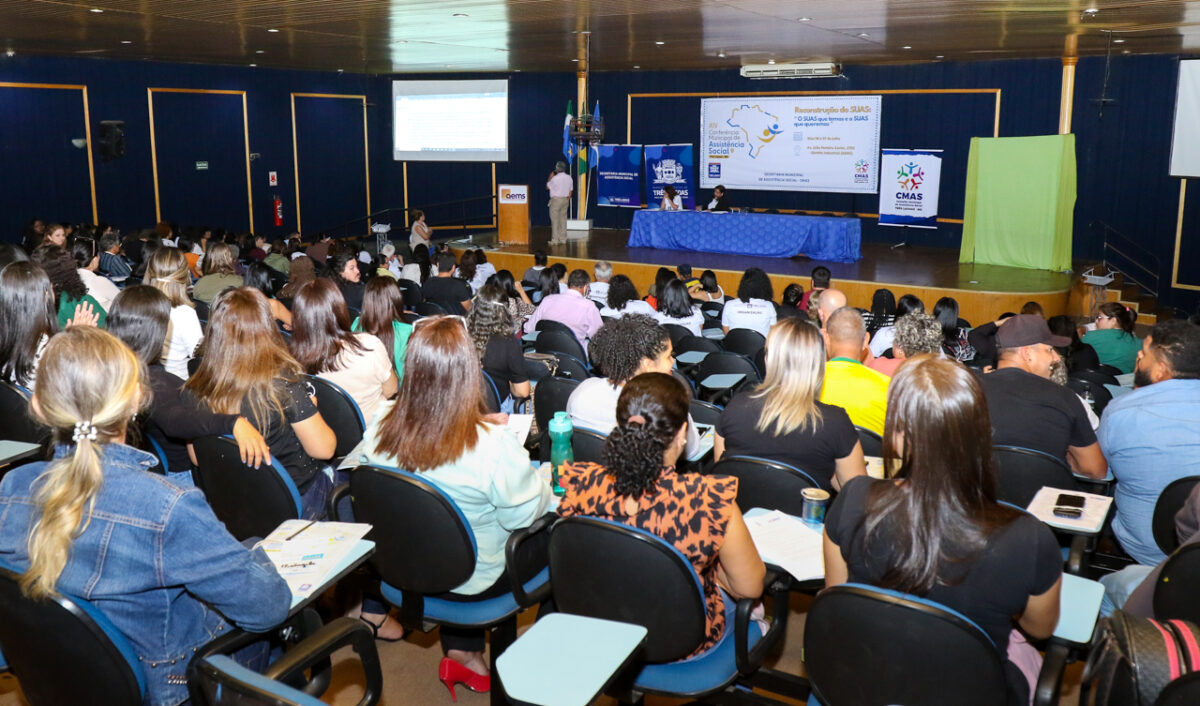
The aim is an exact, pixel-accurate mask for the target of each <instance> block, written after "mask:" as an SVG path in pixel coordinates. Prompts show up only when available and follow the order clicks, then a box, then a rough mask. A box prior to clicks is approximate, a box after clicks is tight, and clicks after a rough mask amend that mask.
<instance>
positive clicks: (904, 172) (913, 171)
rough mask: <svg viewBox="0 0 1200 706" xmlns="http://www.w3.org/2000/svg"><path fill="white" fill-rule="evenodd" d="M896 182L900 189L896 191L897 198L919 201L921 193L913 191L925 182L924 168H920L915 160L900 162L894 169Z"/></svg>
mask: <svg viewBox="0 0 1200 706" xmlns="http://www.w3.org/2000/svg"><path fill="white" fill-rule="evenodd" d="M896 182H897V183H898V184H899V185H900V190H899V191H897V192H896V198H897V199H901V200H904V201H920V200H921V194H918V193H915V192H916V191H917V190H918V189H920V188H921V184H923V183H924V182H925V170H924V169H921V167H920V165H918V164H917V163H916V162H909V163H908V164H902V165H900V168H899V169H897V170H896Z"/></svg>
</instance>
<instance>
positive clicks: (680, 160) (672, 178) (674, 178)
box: [644, 144, 696, 211]
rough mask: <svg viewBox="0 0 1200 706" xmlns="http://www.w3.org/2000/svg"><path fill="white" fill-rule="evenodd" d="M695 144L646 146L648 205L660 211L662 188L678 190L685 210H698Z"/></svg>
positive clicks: (676, 191)
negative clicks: (670, 187) (667, 187)
mask: <svg viewBox="0 0 1200 706" xmlns="http://www.w3.org/2000/svg"><path fill="white" fill-rule="evenodd" d="M692 148H693V145H691V144H687V145H646V147H645V148H644V150H645V154H646V205H647V206H649V207H650V208H658V207H659V204H661V203H662V197H663V189H664V188H665V187H666V186H667V185H671V186H674V187H675V193H677V194H679V197H680V200H681V201H682V202H683V207H684V208H685V209H687V210H689V211H690V210H692V209H693V208H695V207H696V170H695V161H696V159H695V156H694V155H693V149H692Z"/></svg>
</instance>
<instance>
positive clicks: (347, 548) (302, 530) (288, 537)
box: [258, 520, 374, 605]
mask: <svg viewBox="0 0 1200 706" xmlns="http://www.w3.org/2000/svg"><path fill="white" fill-rule="evenodd" d="M370 531H371V525H368V524H363V523H355V522H310V521H308V520H286V521H284V522H283V523H282V524H280V525H279V526H278V527H276V528H275V531H274V532H272V533H271V534H269V535H267V537H266V539H264V540H262V541H261V542H259V544H258V546H260V547H262V549H263V551H265V552H266V553H267V558H268V559H270V560H271V563H272V564H274V565H275V570H276V571H278V572H279V575H280V576H281V577H283V580H284V581H286V582H287V585H288V588H290V589H291V590H292V603H293V605H294V604H295V603H296V602H297V601H300V600H303V599H305V598H307V597H308V596H310V595H312V594H313V593H314V592H315V591H317V590H319V589H323V588H324V586H325V583H326V582H327V581H328V580H329V579H330V577H333V576H336V575H337V574H338V573H339V572H340V571H341V570H342V569H343V568H344V566H345V564H346V562H347V561H348V560H353V559H354V558H356V557H357V556H361V555H363V554H364V553H365V552H366V551H369V550H370V548H371V547H373V546H374V544H373V543H372V542H369V541H367V540H364V539H363V537H365V536H366V534H367V533H368V532H370ZM364 545H367V546H364Z"/></svg>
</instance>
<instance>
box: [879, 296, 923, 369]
mask: <svg viewBox="0 0 1200 706" xmlns="http://www.w3.org/2000/svg"><path fill="white" fill-rule="evenodd" d="M914 311H916V312H920V313H922V314H924V313H925V304H924V303H923V302H922V301H921V300H920V299H918V298H917V297H916V296H915V295H913V294H905V295H904V296H902V297H900V301H898V302H896V319H897V320H898V319H899V318H900V317H901V316H904V315H905V314H911V313H913V312H914ZM895 337H896V325H895V324H892V325H891V326H883V327H882V328H880V329H878V330H877V331H875V333H874V334H873V335H872V336H871V355H873V356H875V357H876V358H878V357H879V356H881V355H883V354H884V353H886V352H887V349H889V348H891V347H892V339H894V338H895Z"/></svg>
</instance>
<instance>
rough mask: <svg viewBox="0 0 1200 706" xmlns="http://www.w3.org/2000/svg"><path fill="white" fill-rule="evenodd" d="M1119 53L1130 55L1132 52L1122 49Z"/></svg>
mask: <svg viewBox="0 0 1200 706" xmlns="http://www.w3.org/2000/svg"><path fill="white" fill-rule="evenodd" d="M1121 53H1122V54H1132V53H1133V52H1131V51H1129V50H1128V49H1122V50H1121Z"/></svg>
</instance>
